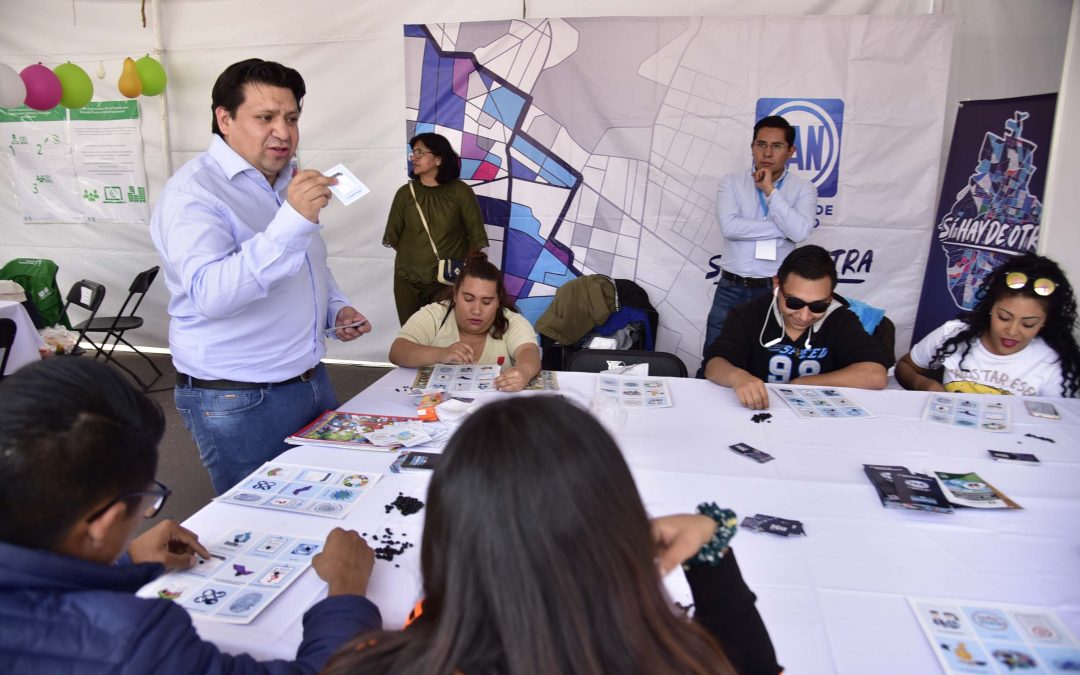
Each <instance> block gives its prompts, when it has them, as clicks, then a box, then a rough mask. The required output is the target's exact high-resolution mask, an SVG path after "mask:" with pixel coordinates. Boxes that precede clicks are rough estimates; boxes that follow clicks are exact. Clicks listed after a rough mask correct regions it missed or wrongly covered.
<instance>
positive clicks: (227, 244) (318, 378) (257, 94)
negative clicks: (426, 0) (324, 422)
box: [150, 59, 371, 494]
mask: <svg viewBox="0 0 1080 675" xmlns="http://www.w3.org/2000/svg"><path fill="white" fill-rule="evenodd" d="M305 91H306V89H305V86H304V80H303V78H302V77H301V76H300V73H298V72H297V71H295V70H293V69H292V68H288V67H286V66H283V65H281V64H279V63H273V62H269V61H263V60H261V59H248V60H246V61H241V62H239V63H235V64H233V65H231V66H229V67H228V68H226V69H225V71H224V72H223V73H222V74H221V75H220V76H219V77H218V79H217V82H216V83H215V84H214V90H213V94H212V99H213V100H212V103H211V109H212V111H213V127H212V128H213V132H214V136H213V138H212V140H211V143H210V149H209V150H207V151H206V152H205V153H203V154H201V155H199V156H198V157H196V158H195V159H193V160H191V161H190V162H188V163H187V164H185V165H184V166H183V167H182V168H181V169H180V170H179V171H178V172H176V174H175V175H173V177H172V178H171V179H170V180H169V182H168V183H167V184H166V185H165V189H164V191H163V193H162V195H161V198H160V199H159V200H158V204H157V206H156V208H155V209H154V213H153V215H152V216H151V219H150V234H151V237H152V238H153V240H154V246H155V247H157V250H158V253H159V254H160V255H161V258H162V261H163V262H162V267H163V269H164V272H165V283H166V285H167V286H168V288H169V293H170V295H171V298H170V300H169V315H170V316H171V317H172V321H171V322H170V324H169V347H170V349H171V351H172V356H173V364H174V365H175V366H176V372H177V382H176V391H175V398H176V409H177V410H178V411H179V413H180V415H181V417H182V418H183V419H184V424H185V425H186V426H187V428H188V430H189V431H191V434H192V436H193V437H194V439H195V442H196V444H197V445H198V447H199V455H200V457H201V459H202V462H203V465H204V466H206V469H207V471H209V472H210V480H211V481H212V482H213V484H214V490H215V491H217V492H218V493H219V494H220V493H222V492H224V491H225V490H227V489H228V488H230V487H232V486H233V485H234V484H235V483H236V482H238V481H239V480H240V479H242V478H243V477H244V476H246V475H247V474H248V473H250V472H251V471H253V470H254V469H255V468H257V467H258V466H259V465H260V464H261V463H262V462H264V461H267V460H270V459H272V458H273V457H275V456H277V455H278V454H280V453H281V452H282V451H283V450H285V449H286V445H285V443H284V438H285V437H286V436H288V435H289V434H291V433H292V432H294V431H296V430H298V429H300V428H301V427H303V426H304V425H305V424H307V423H308V422H310V421H311V420H312V419H313V418H314V417H315V416H317V415H318V414H320V413H322V412H323V411H324V410H326V409H328V408H336V407H337V405H338V403H337V397H336V395H335V394H334V390H333V387H332V386H331V384H330V380H329V378H328V377H327V374H326V371H325V368H324V366H323V365H322V364H321V363H320V359H322V357H323V356H324V355H325V354H326V345H325V331H327V330H328V329H329V330H330V331H331V332H332V334H333V335H334V336H335V337H337V339H339V340H346V341H347V340H354V339H356V338H358V337H360V335H361V334H363V333H367V332H368V331H370V330H371V324H370V323H363V324H362V325H355V324H358V323H360V322H361V321H365V319H364V316H363V315H362V314H360V312H358V311H356V310H355V309H354V308H353V307H351V306H350V303H349V300H348V299H347V298H346V297H345V295H344V294H343V293H342V292H341V289H339V288H338V286H337V283H336V282H335V281H334V277H333V275H332V274H331V273H330V269H329V267H327V263H326V244H325V243H324V242H323V240H322V237H320V236H319V230H320V229H321V226H320V225H319V212H320V211H321V210H322V209H323V208H324V207H325V206H326V205H327V204H328V203H329V201H330V196H331V195H330V189H329V186H330V185H333V184H334V183H335V182H336V179H334V178H329V177H326V176H323V175H322V174H320V173H319V172H317V171H311V170H303V171H298V170H297V168H296V165H295V162H293V158H294V157H295V155H296V147H297V144H298V143H299V141H300V130H299V120H300V107H301V103H302V100H303V97H304V93H305ZM335 327H337V328H336V330H334V328H335Z"/></svg>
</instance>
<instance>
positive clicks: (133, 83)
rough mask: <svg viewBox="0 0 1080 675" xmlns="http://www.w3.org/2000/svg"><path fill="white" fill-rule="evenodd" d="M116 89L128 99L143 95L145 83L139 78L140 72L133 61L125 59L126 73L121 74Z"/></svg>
mask: <svg viewBox="0 0 1080 675" xmlns="http://www.w3.org/2000/svg"><path fill="white" fill-rule="evenodd" d="M116 88H117V89H119V90H120V93H121V94H123V95H124V96H127V97H128V98H135V97H136V96H138V95H139V94H141V93H142V90H143V83H142V80H141V79H140V78H139V71H138V70H137V69H136V68H135V61H134V60H133V59H131V58H126V59H124V72H122V73H120V80H119V81H118V82H117V83H116Z"/></svg>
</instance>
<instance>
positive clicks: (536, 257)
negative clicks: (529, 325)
mask: <svg viewBox="0 0 1080 675" xmlns="http://www.w3.org/2000/svg"><path fill="white" fill-rule="evenodd" d="M775 45H786V46H787V47H785V48H784V49H776V48H775ZM951 46H952V23H951V21H950V19H948V17H944V16H939V15H927V16H910V17H891V16H857V17H854V16H852V17H839V16H837V17H775V16H774V17H767V18H766V17H755V16H747V17H617V18H567V19H523V20H510V21H489V22H470V23H458V24H423V25H407V26H405V90H406V105H405V117H406V124H405V130H404V132H405V133H404V138H403V140H407V139H408V138H411V137H412V136H413V135H414V134H418V133H423V132H429V131H434V132H436V133H439V134H442V135H444V136H446V137H447V138H448V139H449V140H450V143H451V145H453V146H454V147H455V148H456V149H458V150H459V152H460V154H461V158H462V163H461V178H462V179H463V180H465V181H467V182H468V183H469V184H470V185H471V186H472V187H473V190H474V191H475V192H476V194H477V197H478V199H479V202H480V206H481V210H482V212H483V214H484V222H485V224H486V226H487V232H488V238H489V240H490V241H491V246H490V247H489V249H488V254H489V257H490V259H491V260H492V261H493V262H495V263H496V264H498V265H499V267H500V268H501V269H502V270H503V271H504V274H505V278H506V284H507V288H508V290H509V292H510V293H511V295H513V296H514V297H515V299H516V303H517V306H518V307H519V308H520V309H521V311H522V313H523V314H524V315H525V316H526V317H527V318H528V319H529V320H530V321H532V322H534V323H535V321H536V319H537V318H538V317H539V316H540V315H541V314H542V313H543V311H544V310H545V309H546V308H547V306H548V305H549V304H550V302H551V300H552V297H553V296H554V294H555V291H556V290H557V288H558V287H560V286H562V285H563V284H564V283H566V282H567V281H568V280H570V279H573V278H575V277H577V276H581V275H587V274H603V275H607V276H610V277H613V278H622V279H630V280H633V281H635V282H636V283H637V284H638V285H640V286H641V287H642V288H644V289H645V290H646V292H647V293H648V295H649V300H650V301H651V303H652V304H653V306H654V307H656V309H657V310H658V312H659V314H660V331H659V333H658V336H657V344H656V348H657V349H660V350H663V351H668V352H671V353H675V354H678V355H679V356H680V357H681V358H682V359H683V360H684V361H685V362H686V363H687V364H688V365H692V366H693V367H694V368H696V367H697V365H698V362H699V360H700V357H701V347H702V341H703V338H704V328H705V318H706V315H707V314H708V311H709V308H710V306H711V303H712V297H713V293H714V290H715V284H716V281H717V277H718V275H719V271H720V267H721V265H722V264H723V255H724V238H723V236H722V233H721V231H720V226H719V224H718V223H717V220H716V197H717V187H718V184H719V181H720V179H721V177H723V176H724V175H726V174H729V173H732V172H738V171H745V170H748V169H749V168H750V166H751V151H750V144H751V141H752V137H753V125H754V123H755V122H756V121H757V119H759V118H760V117H763V116H765V115H771V114H778V115H783V116H784V117H785V118H786V119H788V121H789V122H791V123H792V125H793V126H795V127H796V131H797V133H796V140H795V146H796V154H795V156H794V157H793V158H792V160H791V162H790V163H789V166H788V169H789V170H790V171H793V172H795V173H797V174H798V175H800V176H802V177H803V178H805V179H807V180H810V181H812V182H813V183H814V184H815V186H816V187H817V190H818V194H819V199H818V208H817V220H818V227H817V228H816V229H815V230H814V231H813V233H812V234H811V236H810V238H809V240H808V243H815V244H819V245H821V246H824V247H825V248H826V249H827V250H829V251H830V252H831V254H832V256H833V258H834V260H835V263H836V269H837V273H838V275H839V277H840V283H841V287H840V288H839V289H838V290H839V292H840V293H842V294H843V295H845V296H849V295H850V296H851V297H853V298H856V299H859V300H862V301H864V302H867V303H869V304H871V305H874V306H877V307H884V308H887V309H888V313H889V317H890V318H891V319H892V320H893V322H894V323H895V324H896V326H897V334H898V337H899V338H900V339H901V340H903V339H904V338H906V336H907V334H909V333H910V330H911V327H912V325H913V323H914V317H915V307H916V304H917V301H918V295H917V291H918V288H919V284H920V283H921V281H922V271H923V266H922V261H923V260H924V258H925V255H926V249H925V244H924V242H925V239H924V238H923V234H922V233H924V232H927V231H928V230H929V229H930V227H931V226H932V224H933V218H934V208H935V206H936V196H937V186H938V185H939V181H938V175H937V168H936V167H937V166H938V158H939V157H940V154H941V136H942V119H941V114H940V111H941V109H942V108H943V106H944V105H945V94H946V88H947V85H948V74H949V57H950V52H951ZM898 54H903V55H904V56H903V58H898V57H897V55H898ZM718 64H722V67H718ZM403 148H404V144H403ZM406 169H407V163H406V161H405V157H404V153H402V158H401V180H402V182H403V183H404V181H405V180H406Z"/></svg>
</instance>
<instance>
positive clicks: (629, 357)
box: [566, 349, 686, 377]
mask: <svg viewBox="0 0 1080 675" xmlns="http://www.w3.org/2000/svg"><path fill="white" fill-rule="evenodd" d="M638 363H647V364H649V375H656V376H661V377H686V364H685V363H683V362H682V359H680V358H679V357H678V356H675V355H674V354H669V353H667V352H650V351H646V350H644V349H582V350H580V351H577V352H574V353H573V354H571V355H570V361H569V363H568V364H567V367H566V369H567V370H571V371H574V372H578V373H599V372H601V371H604V370H608V369H609V368H615V367H618V366H631V365H635V364H638Z"/></svg>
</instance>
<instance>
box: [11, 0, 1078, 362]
mask: <svg viewBox="0 0 1080 675" xmlns="http://www.w3.org/2000/svg"><path fill="white" fill-rule="evenodd" d="M146 7H147V14H148V27H147V28H143V27H142V23H141V19H140V3H139V2H138V1H137V0H4V1H3V2H2V3H0V63H5V64H8V65H10V66H12V67H14V68H15V69H16V70H21V69H22V68H23V67H25V66H26V65H29V64H31V63H34V62H38V61H40V62H42V63H44V64H45V65H48V66H50V67H55V66H56V65H58V64H60V63H63V62H65V61H69V60H70V61H72V62H74V63H77V64H79V65H81V66H82V67H83V68H84V69H85V70H87V72H89V73H91V74H92V75H93V73H94V72H95V71H96V70H97V67H98V64H99V62H100V63H102V64H104V67H105V70H106V72H107V75H106V77H105V79H103V80H102V79H97V78H94V85H95V100H108V99H118V98H121V97H120V95H119V93H118V92H116V90H115V87H116V80H117V78H118V77H119V74H120V69H121V63H122V61H123V58H124V57H127V56H131V57H134V58H138V57H139V56H141V55H143V54H146V53H152V54H154V55H155V56H157V57H158V58H159V60H161V61H162V63H163V64H164V65H165V68H166V70H167V72H168V75H169V85H168V88H167V89H166V94H165V97H141V98H140V99H139V102H140V106H141V111H142V135H143V144H144V153H145V159H146V168H147V173H148V178H149V186H150V203H151V206H153V204H154V203H155V198H156V196H157V194H158V192H159V191H160V190H161V187H162V186H163V185H164V182H165V180H166V178H167V177H168V176H167V175H166V173H167V168H166V163H165V162H163V134H162V123H161V118H162V106H163V105H164V107H165V109H166V112H167V120H168V127H167V128H168V135H169V143H170V150H171V152H170V157H169V159H170V161H171V167H172V169H173V170H175V169H176V168H178V167H179V166H181V165H182V164H183V163H184V162H186V161H187V160H189V159H191V158H192V157H194V156H195V155H196V154H198V153H200V152H202V151H204V150H205V149H206V147H207V144H208V142H209V138H210V109H209V108H210V106H209V102H210V89H211V86H212V85H213V82H214V79H215V78H216V77H217V75H218V74H219V73H220V72H221V71H222V70H223V69H224V68H225V66H227V65H229V64H230V63H233V62H235V61H238V60H241V59H244V58H248V57H251V56H259V57H262V58H266V59H271V60H276V61H280V62H282V63H285V64H288V65H290V66H293V67H295V68H297V69H298V70H299V71H300V72H301V73H302V74H303V75H304V77H305V79H306V80H307V85H308V94H307V97H306V98H305V100H304V116H303V120H302V123H301V130H302V136H301V143H300V159H301V164H302V165H303V166H305V167H312V168H328V167H330V166H332V165H334V164H336V163H337V162H343V163H345V164H346V165H347V166H349V167H350V168H351V169H353V170H354V171H355V172H356V173H357V175H358V176H360V177H361V178H362V179H363V180H364V181H365V182H366V183H367V184H368V185H369V186H370V187H371V188H372V194H371V195H370V196H368V197H366V198H364V199H362V200H360V201H359V202H356V203H355V204H353V205H352V206H350V207H343V206H342V205H341V204H338V203H336V202H335V203H333V204H332V205H331V206H330V207H329V208H328V209H327V210H326V211H324V214H323V217H322V222H323V224H324V225H325V229H324V232H323V236H324V238H325V239H326V242H327V245H328V248H329V251H330V256H331V260H330V264H331V267H332V269H333V271H334V274H335V276H336V278H337V280H338V283H339V285H340V286H341V287H342V289H343V290H344V291H345V293H346V294H349V295H353V296H354V297H355V296H359V295H361V293H362V294H363V295H364V297H367V298H372V297H375V298H380V299H383V301H382V302H379V303H378V304H376V305H374V306H372V305H370V304H369V303H368V304H365V303H357V304H358V305H360V306H359V307H358V308H359V309H360V310H361V311H363V312H364V313H365V314H367V316H368V317H369V318H370V319H371V320H372V323H373V325H374V327H375V332H374V333H373V334H372V335H370V336H367V337H365V338H364V339H362V340H360V341H358V342H354V343H349V344H345V345H342V344H336V343H335V344H333V345H331V347H330V353H329V356H331V357H334V358H341V359H351V360H363V361H385V358H386V353H387V351H388V348H389V344H390V342H391V341H392V339H393V337H394V335H395V334H396V330H397V319H396V315H395V312H394V305H393V301H392V290H391V275H392V252H391V251H390V250H388V249H385V248H383V247H382V245H381V237H382V230H383V226H384V224H385V218H386V212H387V210H388V208H389V203H390V199H391V197H392V196H393V193H394V191H395V190H396V189H397V187H398V186H400V185H401V183H402V182H403V180H404V178H405V177H404V174H403V167H404V162H403V161H402V160H403V157H402V156H403V151H404V126H403V108H404V100H405V91H404V79H403V70H404V61H403V40H404V38H403V32H402V25H403V24H406V23H439V22H462V21H482V20H499V19H510V18H522V17H523V16H525V17H558V16H562V17H571V16H616V15H635V16H663V15H672V16H674V15H680V16H695V15H710V16H717V15H734V14H748V13H753V14H834V15H835V14H841V15H842V14H922V13H927V12H942V13H945V14H950V15H954V16H955V39H954V43H953V45H954V46H953V58H952V69H951V74H950V85H949V96H948V102H949V103H948V106H947V109H946V110H943V111H941V112H942V114H943V115H945V117H946V119H945V130H946V134H945V135H946V138H944V139H943V147H945V148H946V149H947V147H948V141H949V138H948V135H949V134H950V133H951V129H952V121H953V118H954V116H955V110H956V103H957V102H959V101H960V100H963V99H966V98H998V97H1008V96H1021V95H1027V94H1038V93H1044V92H1048V91H1057V89H1058V87H1059V83H1060V80H1061V73H1062V63H1063V57H1064V54H1065V47H1066V42H1067V39H1068V30H1069V19H1070V9H1071V3H1070V2H1069V0H1026V1H1025V2H1023V3H1011V2H985V1H983V0H947V1H944V2H943V1H941V0H939V1H938V2H936V3H935V2H930V1H929V0H919V1H914V0H846V1H845V0H831V1H830V0H817V1H811V0H801V1H799V0H770V1H763V2H757V3H753V4H751V3H746V2H740V1H733V0H723V1H720V0H669V1H668V2H665V3H662V4H660V3H656V2H655V1H649V0H591V1H590V2H588V3H583V2H580V1H571V0H532V1H528V2H521V1H511V0H486V1H484V2H476V1H475V0H473V1H470V2H465V1H462V0H440V1H438V2H436V1H435V0H414V1H413V2H409V3H399V2H387V1H386V0H377V1H371V0H369V1H367V2H362V3H351V2H342V1H341V0H324V1H323V2H319V3H298V2H295V1H291V2H285V1H283V0H263V1H261V2H252V1H244V0H171V1H170V0H160V5H159V7H158V8H157V12H153V11H152V10H153V9H154V8H153V7H152V0H147V5H146ZM155 16H159V17H160V25H159V26H158V31H157V32H159V33H160V43H161V44H160V45H157V46H159V47H161V48H163V50H164V51H163V53H158V52H156V51H155V46H156V38H155V30H154V25H153V20H154V17H155ZM800 47H801V46H800V45H776V48H777V49H778V50H787V51H790V52H791V58H798V50H799V48H800ZM805 48H807V49H812V48H813V46H812V45H807V46H805ZM11 185H12V176H11V173H10V170H9V166H8V164H7V162H0V186H3V188H2V189H0V233H2V234H0V263H2V262H3V261H6V260H9V259H11V258H15V257H40V258H49V259H52V260H54V261H55V262H56V263H57V264H58V265H59V266H60V273H59V279H58V280H59V285H60V288H61V290H64V291H66V289H67V288H69V287H70V285H71V284H72V283H73V282H75V281H77V280H79V279H82V278H88V279H93V280H96V281H99V282H101V283H103V284H105V286H106V287H107V288H108V289H110V290H109V296H108V298H107V299H106V304H105V308H106V310H116V309H117V308H118V307H119V304H120V302H122V299H123V297H124V296H125V295H126V289H127V286H128V284H129V283H130V281H131V279H132V278H133V277H134V275H135V274H136V273H137V272H138V271H140V270H142V269H145V268H147V267H150V266H152V265H155V264H157V262H158V257H157V254H156V252H155V251H154V248H153V246H152V244H151V242H150V237H149V235H148V232H147V227H146V225H143V224H138V225H136V224H101V223H98V224H88V225H72V224H23V223H22V222H21V220H22V218H21V215H20V211H19V208H18V204H16V203H15V199H14V195H13V192H12V189H11ZM927 245H929V242H927ZM372 289H374V291H373V290H372ZM917 293H918V289H912V294H917ZM167 301H168V294H167V292H166V290H165V286H164V284H163V283H162V282H160V281H159V282H158V283H157V284H155V286H154V288H153V289H152V290H151V293H150V295H149V296H148V298H147V300H146V302H145V303H144V305H143V308H142V309H141V310H140V313H141V314H142V315H143V316H145V317H146V318H147V325H146V327H144V328H143V329H142V330H141V331H140V332H139V334H138V339H137V341H138V343H140V344H143V345H148V346H151V347H165V346H167V344H168V313H167V309H166V305H167ZM914 301H915V298H914V297H913V299H912V302H914ZM282 311H288V308H282ZM900 346H901V348H903V347H904V346H906V345H900Z"/></svg>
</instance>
